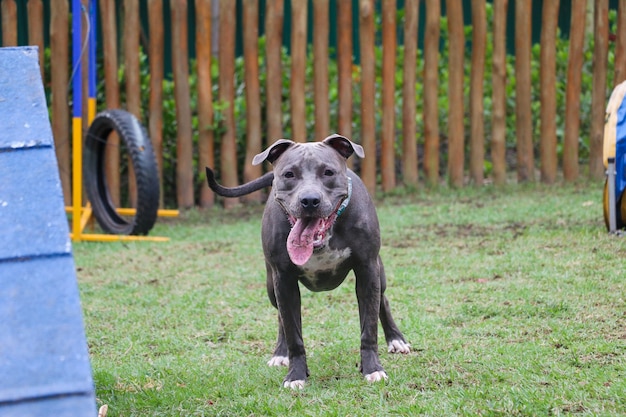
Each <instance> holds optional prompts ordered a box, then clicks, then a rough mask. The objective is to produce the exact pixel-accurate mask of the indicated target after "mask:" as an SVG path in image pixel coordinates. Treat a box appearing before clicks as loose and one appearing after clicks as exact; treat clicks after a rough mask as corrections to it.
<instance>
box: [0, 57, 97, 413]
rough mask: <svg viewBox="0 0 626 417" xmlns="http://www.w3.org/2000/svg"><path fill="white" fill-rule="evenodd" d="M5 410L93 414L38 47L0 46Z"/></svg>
mask: <svg viewBox="0 0 626 417" xmlns="http://www.w3.org/2000/svg"><path fill="white" fill-rule="evenodd" d="M0 126H2V128H1V129H0V178H1V180H0V230H2V239H0V286H1V287H2V290H0V415H1V416H3V417H18V416H19V417H24V416H48V415H49V416H55V417H58V416H67V417H70V416H96V415H97V411H96V400H95V392H94V385H93V378H92V375H91V367H90V364H89V355H88V350H87V342H86V338H85V332H84V328H83V321H82V315H81V307H80V300H79V295H78V285H77V282H76V272H75V271H76V268H75V265H74V259H73V256H72V245H71V241H70V239H69V229H68V224H67V218H66V215H65V212H64V210H63V192H62V188H61V182H60V178H59V173H58V168H57V160H56V155H55V151H54V141H53V139H52V130H51V127H50V122H49V119H48V109H47V107H46V98H45V93H44V89H43V83H42V80H41V73H40V70H39V60H38V50H37V48H36V47H21V48H0Z"/></svg>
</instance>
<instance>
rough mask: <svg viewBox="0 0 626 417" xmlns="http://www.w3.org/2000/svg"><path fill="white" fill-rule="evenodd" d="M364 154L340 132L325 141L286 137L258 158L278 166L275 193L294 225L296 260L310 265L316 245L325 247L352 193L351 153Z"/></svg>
mask: <svg viewBox="0 0 626 417" xmlns="http://www.w3.org/2000/svg"><path fill="white" fill-rule="evenodd" d="M352 154H356V155H358V156H359V157H361V158H363V157H364V156H365V154H364V152H363V148H362V147H361V146H360V145H357V144H356V143H353V142H351V141H350V140H348V139H347V138H345V137H343V136H340V135H331V136H329V137H327V138H326V139H324V140H323V141H322V142H308V143H296V142H293V141H290V140H286V139H280V140H278V141H276V142H275V143H274V144H273V145H271V146H270V147H269V148H267V149H266V150H265V151H263V152H262V153H260V154H258V155H256V156H255V157H254V159H253V161H252V163H253V164H255V165H258V164H260V163H262V162H263V161H268V162H270V163H271V164H272V165H273V166H274V183H273V193H274V196H275V200H276V202H277V203H278V204H279V205H280V206H281V207H282V208H283V210H284V211H285V213H286V215H287V217H288V219H289V221H290V222H291V225H292V229H291V232H290V234H289V238H288V241H287V250H288V252H289V256H290V258H291V260H292V261H293V263H294V264H296V265H304V264H305V263H306V262H307V261H308V260H309V258H310V257H311V254H312V253H313V250H314V249H316V248H321V247H324V246H325V245H326V244H327V242H328V240H329V239H330V236H331V232H332V226H333V224H334V223H335V220H336V219H337V217H338V216H339V215H340V214H341V212H342V211H343V209H345V207H346V205H347V203H348V202H349V198H350V194H351V183H350V178H349V177H348V174H347V168H346V159H347V158H349V157H350V156H351V155H352Z"/></svg>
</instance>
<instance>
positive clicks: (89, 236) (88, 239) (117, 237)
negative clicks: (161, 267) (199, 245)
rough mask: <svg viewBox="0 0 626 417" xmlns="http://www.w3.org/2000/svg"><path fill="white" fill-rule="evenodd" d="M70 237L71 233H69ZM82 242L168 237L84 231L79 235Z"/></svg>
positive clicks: (156, 239) (164, 238) (158, 239)
mask: <svg viewBox="0 0 626 417" xmlns="http://www.w3.org/2000/svg"><path fill="white" fill-rule="evenodd" d="M70 236H71V237H72V239H73V238H74V236H73V233H70ZM81 240H82V241H84V242H129V241H146V242H167V241H169V240H170V238H169V237H162V236H134V235H102V234H92V233H85V234H83V235H82V236H81Z"/></svg>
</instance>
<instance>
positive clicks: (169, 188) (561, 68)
mask: <svg viewBox="0 0 626 417" xmlns="http://www.w3.org/2000/svg"><path fill="white" fill-rule="evenodd" d="M403 20H404V13H403V11H402V10H400V11H398V22H399V23H398V26H397V30H398V32H399V33H398V39H402V34H401V33H400V32H402V30H403V27H402V24H401V23H402V22H403ZM609 20H610V27H611V30H612V31H615V27H616V14H615V12H614V11H611V13H610V14H609ZM487 22H488V29H487V43H486V57H485V78H484V123H485V142H484V143H485V151H486V152H485V155H486V161H485V170H486V173H487V174H488V173H489V171H490V166H491V161H490V160H489V157H490V144H491V126H492V124H491V123H492V118H491V115H492V108H493V103H492V84H491V82H490V80H491V79H492V62H493V31H492V30H491V29H492V25H493V7H492V5H491V4H490V3H488V4H487ZM376 25H377V33H378V34H380V30H381V29H380V28H381V22H380V19H378V20H377V21H376ZM440 33H441V45H442V48H441V50H440V55H439V96H438V97H439V103H438V104H439V127H440V134H441V136H442V154H441V158H442V159H443V161H444V162H445V160H446V158H447V155H446V152H445V144H446V142H447V141H446V135H447V123H448V122H447V120H448V109H449V107H450V105H452V104H451V103H449V102H448V94H447V92H448V87H449V85H448V61H449V60H448V53H449V51H448V48H447V46H446V45H448V31H447V20H446V18H445V17H442V19H441V32H440ZM471 34H472V28H471V26H467V27H466V28H465V38H466V41H467V42H468V47H467V48H466V50H465V54H466V57H465V65H466V68H465V80H464V85H465V103H464V104H465V105H464V108H465V113H466V114H465V122H466V129H465V132H466V136H467V138H466V139H468V138H469V132H470V130H469V85H470V79H469V77H470V68H471V67H470V66H471V47H470V43H471ZM588 38H589V39H587V43H586V45H585V52H584V53H585V58H584V64H583V71H582V89H581V105H580V115H581V119H580V121H581V126H580V131H581V137H580V143H579V159H580V161H581V162H585V161H587V160H588V158H589V136H588V133H587V132H589V130H590V124H591V121H590V119H589V117H587V115H588V114H589V113H590V109H591V90H592V88H591V84H592V73H593V72H592V65H593V59H592V51H593V37H588ZM378 42H379V43H380V39H378ZM265 48H266V42H265V38H263V37H262V38H260V39H259V82H260V94H261V103H262V106H263V107H262V109H261V112H262V126H261V129H262V132H266V131H267V126H266V117H265V114H266V108H265V103H266V99H265V97H266V81H267V71H266V62H265V59H264V56H265V53H264V52H265ZM540 51H541V47H540V45H539V44H536V45H534V46H533V48H532V61H531V62H532V67H531V71H532V74H531V80H532V120H533V138H534V144H535V153H536V154H537V155H538V153H539V142H540V116H539V112H540V102H539V94H540V91H539V88H540V83H539V62H540V61H539V56H540ZM330 52H331V54H330V56H331V58H330V60H329V65H328V72H329V77H328V78H329V93H328V94H329V101H330V107H329V108H330V130H331V131H336V129H337V118H338V106H337V97H338V85H337V79H338V70H337V61H336V60H335V59H333V57H334V55H335V54H334V51H330ZM568 55H569V41H568V40H567V39H565V38H563V37H562V36H558V37H557V43H556V57H557V59H556V61H557V68H556V72H557V74H556V79H557V84H556V90H557V108H559V109H564V108H565V90H566V85H567V61H568ZM375 56H376V81H375V82H376V86H375V91H376V98H375V100H376V108H377V109H380V108H381V107H382V103H381V91H382V69H381V64H380V63H381V62H382V46H381V45H380V44H379V45H376V47H375ZM403 59H404V47H403V46H402V45H399V46H398V48H397V53H396V76H395V86H396V90H395V96H396V97H395V103H396V107H395V113H396V132H397V134H396V138H397V141H396V144H397V148H396V149H397V153H398V154H399V153H400V149H401V145H402V141H403V140H405V139H404V138H402V136H401V132H402V125H401V124H402V117H401V112H402V68H403ZM313 60H314V57H313V53H312V48H311V47H309V49H308V51H307V65H306V74H305V77H306V78H305V79H306V85H305V92H306V94H305V109H306V127H307V131H308V132H311V131H313V128H314V124H315V120H314V114H315V104H314V91H313V77H314V74H313ZM608 61H609V63H608V74H607V80H609V83H610V82H611V81H612V79H613V65H612V63H613V62H614V51H613V49H610V50H609V57H608ZM514 64H515V56H512V55H507V60H506V66H507V80H508V81H507V85H506V94H507V111H506V125H507V129H506V144H507V148H508V153H507V154H508V155H509V159H510V160H511V161H510V165H512V164H514V163H515V162H514V158H511V156H513V155H514V153H515V144H516V131H515V83H516V78H515V70H514ZM281 65H282V113H283V117H282V122H283V126H282V127H283V137H287V138H289V137H291V134H292V119H291V103H290V91H289V86H290V67H291V58H290V56H289V55H288V53H287V50H286V49H285V48H282V49H281ZM190 67H191V71H190V75H189V82H190V86H191V89H190V91H191V96H190V98H189V99H190V100H191V108H192V111H193V112H194V113H193V115H192V126H193V127H194V136H193V141H194V146H197V141H198V137H197V127H198V118H197V113H196V111H197V110H196V109H197V105H196V104H197V95H196V91H197V71H196V63H195V62H192V63H191V66H190ZM353 68H354V69H353V73H352V91H353V112H352V114H353V121H352V127H353V129H352V132H353V133H352V139H353V140H355V141H356V142H359V141H360V140H361V112H360V108H361V84H360V76H361V73H360V67H359V66H357V65H355V66H354V67H353ZM423 71H424V60H423V56H422V53H421V51H418V56H417V69H416V72H417V80H416V85H415V94H416V97H417V98H418V100H417V108H416V114H415V120H416V127H417V132H418V137H417V139H416V140H417V142H418V145H419V146H422V145H423V138H422V136H421V132H423V130H424V123H423V117H422V114H423V100H421V98H422V97H423ZM244 73H245V69H244V59H243V57H237V58H236V60H235V74H234V83H235V97H234V101H233V103H225V102H221V101H220V100H219V91H218V84H219V83H218V78H219V66H218V62H217V57H214V59H213V60H212V68H211V75H212V85H213V100H214V122H213V125H212V126H211V128H212V129H213V131H214V133H215V141H216V146H215V150H216V154H217V155H218V156H217V157H216V160H215V164H216V167H215V168H217V169H218V171H219V168H220V167H219V164H220V161H219V152H220V147H219V145H220V138H221V135H222V134H223V132H224V126H223V122H224V118H223V112H224V110H226V108H227V107H228V106H232V108H233V111H234V115H235V131H236V139H237V149H238V169H239V174H240V179H242V171H243V164H244V157H245V149H246V146H245V145H246V125H247V121H246V111H247V106H246V98H245V88H246V85H245V77H244ZM119 78H120V83H121V85H120V90H121V99H122V102H124V96H125V92H124V88H123V85H124V79H125V71H124V67H123V66H122V67H121V68H120V74H119ZM99 80H100V84H99V86H98V91H99V97H102V98H101V99H100V100H99V103H100V105H101V106H103V103H104V100H103V91H104V77H99ZM149 83H150V72H149V67H148V60H147V57H146V55H145V54H144V53H143V51H142V52H141V84H142V87H141V92H142V104H143V106H144V109H147V108H148V98H149V91H150V89H149ZM173 92H174V85H173V81H172V80H171V79H166V80H164V81H163V118H164V122H163V172H164V184H163V190H164V196H165V205H166V206H175V205H176V197H175V196H176V183H175V178H176V175H175V173H176V131H177V122H176V112H175V108H176V106H175V100H174V93H173ZM608 93H609V91H608V86H607V96H608ZM148 116H149V115H148V114H147V112H144V115H143V117H144V123H145V124H146V125H147V118H148ZM381 116H382V115H381V112H380V111H378V112H377V113H376V129H377V131H376V137H380V130H379V129H380V126H381V124H382V122H381ZM556 122H557V139H558V152H559V156H560V155H561V154H562V150H563V149H562V141H563V136H564V123H565V121H564V111H558V112H557V120H556ZM276 139H278V138H267V137H265V138H264V141H265V143H266V144H267V143H271V142H273V141H274V140H276ZM411 140H414V139H413V138H411ZM467 142H468V140H466V143H467ZM468 153H469V152H466V155H468ZM420 154H421V152H420ZM441 166H442V170H445V167H446V164H445V163H443V164H441ZM196 168H197V167H196ZM196 172H198V169H196ZM398 175H400V171H399V170H398ZM196 178H197V180H196V181H197V187H196V188H197V190H199V189H200V187H204V186H205V184H204V181H203V177H202V176H200V175H198V176H197V177H196ZM198 192H199V191H198Z"/></svg>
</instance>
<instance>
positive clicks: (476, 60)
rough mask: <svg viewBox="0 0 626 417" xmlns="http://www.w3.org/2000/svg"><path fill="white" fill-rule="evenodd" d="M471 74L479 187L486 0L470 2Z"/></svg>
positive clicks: (472, 167) (474, 170)
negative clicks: (471, 28) (471, 27)
mask: <svg viewBox="0 0 626 417" xmlns="http://www.w3.org/2000/svg"><path fill="white" fill-rule="evenodd" d="M472 26H473V30H472V72H471V81H470V161H469V173H470V178H471V179H472V181H473V182H474V184H476V185H482V183H483V181H484V179H485V178H484V172H485V123H484V119H483V114H484V97H483V95H484V82H485V49H486V44H487V9H486V5H485V0H472Z"/></svg>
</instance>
